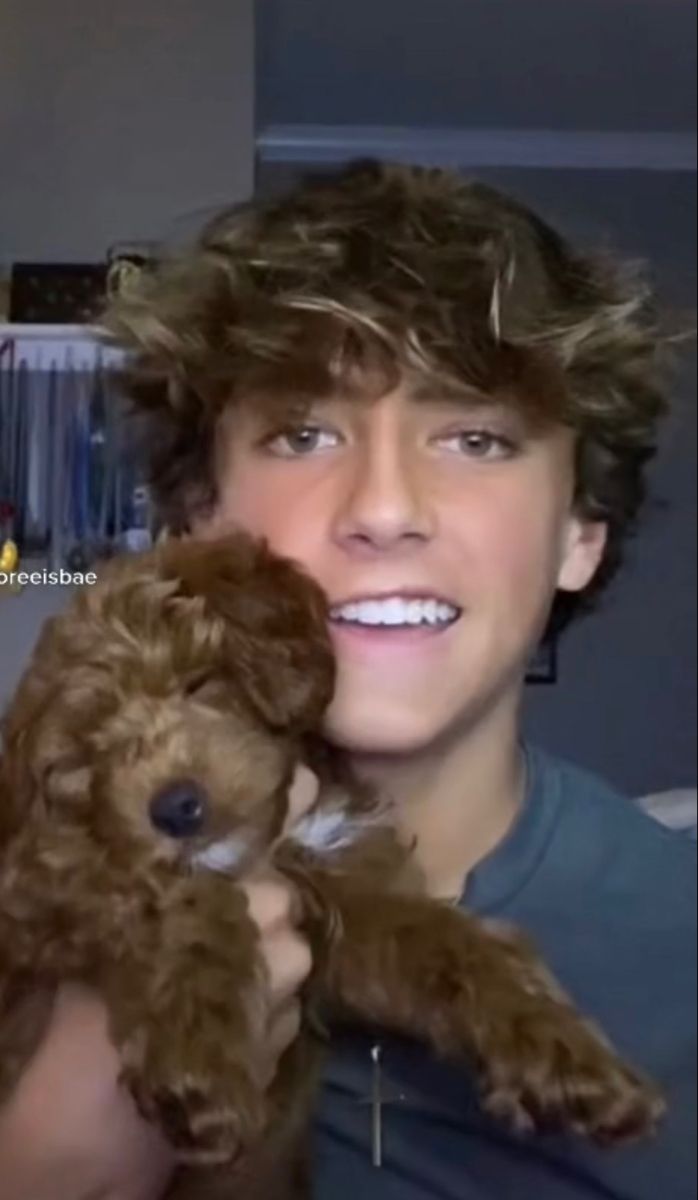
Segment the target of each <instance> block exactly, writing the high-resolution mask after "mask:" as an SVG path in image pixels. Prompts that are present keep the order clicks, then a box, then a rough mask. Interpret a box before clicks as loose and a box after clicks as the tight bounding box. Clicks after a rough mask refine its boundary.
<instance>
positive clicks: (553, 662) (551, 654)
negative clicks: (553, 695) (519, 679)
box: [526, 637, 558, 684]
mask: <svg viewBox="0 0 698 1200" xmlns="http://www.w3.org/2000/svg"><path fill="white" fill-rule="evenodd" d="M557 680H558V647H557V638H554V637H552V638H546V640H545V641H544V642H541V644H540V646H539V647H538V649H537V651H536V653H535V654H534V656H533V658H532V659H531V662H530V664H529V668H528V671H527V672H526V683H534V684H535V683H538V684H543V683H547V684H551V683H557Z"/></svg>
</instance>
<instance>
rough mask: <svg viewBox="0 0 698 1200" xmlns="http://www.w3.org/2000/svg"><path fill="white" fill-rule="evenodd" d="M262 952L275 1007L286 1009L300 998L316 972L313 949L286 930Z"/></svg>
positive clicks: (266, 941) (267, 941)
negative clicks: (308, 981)
mask: <svg viewBox="0 0 698 1200" xmlns="http://www.w3.org/2000/svg"><path fill="white" fill-rule="evenodd" d="M261 949H262V954H263V956H264V959H265V962H266V964H267V970H268V972H269V985H270V987H271V992H272V1002H273V1005H274V1007H275V1008H279V1007H283V1006H284V1005H285V1004H286V1003H287V1002H288V1001H289V1000H292V999H294V998H295V997H296V996H297V995H298V993H299V991H300V989H301V988H302V986H303V984H304V983H305V981H306V980H307V978H308V976H309V975H310V973H311V971H312V969H313V958H312V954H311V951H310V947H309V945H308V943H307V942H306V941H305V940H304V939H303V938H302V937H298V936H297V935H296V934H293V933H289V932H288V931H286V930H285V931H283V932H279V933H277V934H273V935H271V936H270V937H267V938H265V939H264V940H263V942H262V946H261Z"/></svg>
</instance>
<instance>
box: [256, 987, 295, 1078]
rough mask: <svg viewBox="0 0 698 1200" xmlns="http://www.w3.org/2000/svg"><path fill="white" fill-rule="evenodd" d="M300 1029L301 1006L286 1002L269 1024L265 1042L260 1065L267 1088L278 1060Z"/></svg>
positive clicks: (274, 1074) (277, 1067) (274, 1072)
mask: <svg viewBox="0 0 698 1200" xmlns="http://www.w3.org/2000/svg"><path fill="white" fill-rule="evenodd" d="M300 1031H301V1008H300V1005H299V1004H297V1003H295V1002H294V1003H291V1004H287V1005H286V1006H285V1008H283V1009H282V1010H281V1011H280V1012H278V1013H277V1014H276V1015H275V1017H274V1019H273V1020H272V1021H271V1023H270V1025H269V1031H268V1034H267V1039H266V1043H265V1063H266V1065H262V1080H261V1082H262V1086H263V1087H265V1088H268V1087H270V1086H271V1084H272V1083H273V1082H274V1079H275V1078H276V1075H277V1073H278V1070H279V1062H280V1060H281V1058H282V1056H283V1055H284V1054H285V1053H286V1051H287V1050H288V1048H289V1046H291V1045H292V1044H293V1042H295V1040H296V1038H297V1037H298V1035H299V1033H300Z"/></svg>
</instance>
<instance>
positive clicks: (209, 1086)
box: [125, 1066, 267, 1166]
mask: <svg viewBox="0 0 698 1200" xmlns="http://www.w3.org/2000/svg"><path fill="white" fill-rule="evenodd" d="M125 1083H126V1084H127V1086H128V1087H129V1089H130V1091H131V1094H132V1095H133V1097H134V1100H135V1102H136V1104H137V1106H138V1109H139V1111H140V1112H141V1114H142V1115H143V1116H144V1117H145V1118H146V1120H149V1121H152V1122H153V1123H155V1124H157V1125H158V1126H159V1127H160V1128H161V1129H162V1131H163V1132H164V1134H165V1136H166V1137H167V1139H168V1141H169V1142H170V1143H171V1145H172V1146H173V1147H174V1149H175V1150H176V1152H177V1156H178V1158H179V1160H180V1161H181V1162H182V1163H186V1164H190V1165H211V1166H214V1165H222V1164H225V1163H232V1162H233V1161H235V1159H236V1158H237V1157H238V1156H239V1155H241V1154H243V1153H244V1152H245V1151H246V1150H247V1149H248V1148H249V1147H250V1146H251V1145H253V1144H254V1142H255V1141H256V1140H257V1139H258V1138H259V1136H260V1135H261V1133H262V1132H263V1129H264V1126H265V1123H266V1119H267V1102H266V1097H265V1094H264V1092H263V1090H262V1089H261V1087H260V1086H259V1084H258V1083H257V1081H256V1080H255V1079H254V1078H253V1076H252V1074H251V1073H250V1072H249V1071H248V1070H246V1069H245V1068H244V1067H242V1066H234V1067H231V1066H228V1067H227V1068H226V1071H225V1081H224V1083H221V1082H220V1079H219V1077H218V1076H217V1077H216V1082H213V1081H212V1079H211V1078H210V1077H206V1078H204V1077H203V1076H196V1075H192V1074H183V1075H182V1076H181V1077H179V1078H176V1079H172V1080H170V1081H167V1080H165V1079H163V1078H157V1077H151V1076H142V1075H139V1076H133V1077H131V1078H129V1077H128V1073H127V1074H126V1078H125Z"/></svg>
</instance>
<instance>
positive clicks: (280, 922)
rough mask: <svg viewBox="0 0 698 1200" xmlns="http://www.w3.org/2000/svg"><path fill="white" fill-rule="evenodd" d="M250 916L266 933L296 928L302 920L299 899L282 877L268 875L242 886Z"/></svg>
mask: <svg viewBox="0 0 698 1200" xmlns="http://www.w3.org/2000/svg"><path fill="white" fill-rule="evenodd" d="M242 890H243V891H244V892H245V894H246V896H247V906H248V913H249V915H250V917H251V918H252V920H253V921H254V922H255V924H256V925H258V926H259V929H260V930H261V931H262V933H263V934H266V933H268V932H270V931H273V930H275V929H283V928H286V927H289V926H294V925H295V924H296V923H297V922H298V920H299V919H300V917H301V904H300V900H299V898H298V896H297V894H296V892H295V890H294V889H293V887H292V886H291V884H289V883H286V882H285V881H284V880H282V879H281V877H280V876H278V877H277V876H274V875H271V874H269V875H265V876H259V877H258V878H253V879H248V880H247V882H246V883H243V884H242Z"/></svg>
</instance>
